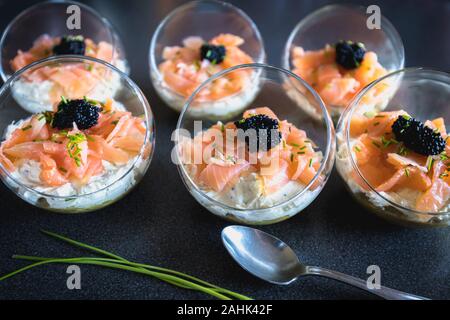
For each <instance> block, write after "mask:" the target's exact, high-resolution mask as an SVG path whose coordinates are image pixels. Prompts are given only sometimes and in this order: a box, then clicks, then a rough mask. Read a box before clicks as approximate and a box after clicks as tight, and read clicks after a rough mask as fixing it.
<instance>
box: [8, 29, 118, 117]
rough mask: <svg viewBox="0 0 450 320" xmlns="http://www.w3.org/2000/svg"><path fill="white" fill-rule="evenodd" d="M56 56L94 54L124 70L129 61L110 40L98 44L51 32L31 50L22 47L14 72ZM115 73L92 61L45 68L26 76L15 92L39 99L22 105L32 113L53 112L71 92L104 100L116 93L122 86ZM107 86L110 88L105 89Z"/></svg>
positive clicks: (13, 60) (21, 96)
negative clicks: (123, 58)
mask: <svg viewBox="0 0 450 320" xmlns="http://www.w3.org/2000/svg"><path fill="white" fill-rule="evenodd" d="M55 55H80V56H86V57H92V58H97V59H100V60H103V61H106V62H110V63H113V64H114V65H115V66H116V67H117V68H118V69H120V70H122V71H124V70H125V69H126V62H125V61H124V60H120V59H117V53H116V52H115V51H114V49H113V47H112V46H111V45H110V44H109V43H106V42H104V41H101V42H99V43H98V44H96V43H94V42H93V41H92V40H90V39H87V38H84V37H83V36H63V37H50V36H48V35H42V36H40V37H39V38H38V39H37V40H36V41H35V42H34V44H33V47H32V48H30V49H29V50H27V51H22V50H19V51H18V52H17V55H16V57H14V59H12V60H11V67H12V69H13V70H14V71H18V70H20V69H22V68H24V67H26V66H27V65H29V64H31V63H33V62H36V61H39V60H41V59H45V58H48V57H51V56H55ZM113 74H115V73H111V74H109V75H108V74H106V73H105V72H104V68H96V65H95V64H90V63H80V64H78V65H71V66H63V67H61V68H43V69H40V70H38V71H36V72H34V73H32V74H29V75H28V76H27V78H25V77H24V78H22V79H20V80H19V81H20V84H17V85H16V86H15V95H17V97H18V101H25V100H24V99H23V96H27V97H28V99H31V100H35V101H39V103H34V104H32V103H26V104H24V105H23V107H24V108H27V111H29V112H33V113H38V112H43V111H51V110H52V106H53V105H54V104H55V102H57V100H58V99H59V98H60V97H61V96H66V97H69V98H70V97H71V95H74V97H77V96H78V97H79V96H81V97H82V96H84V95H89V96H90V97H92V99H97V100H105V99H107V98H108V97H112V96H114V93H115V92H116V91H117V90H118V89H119V87H120V79H119V77H118V76H115V77H113V76H112V75H113ZM99 82H102V84H101V86H97V84H98V83H99ZM105 83H108V86H105ZM100 87H101V90H100ZM106 87H107V88H108V90H105V88H106ZM96 89H97V90H96Z"/></svg>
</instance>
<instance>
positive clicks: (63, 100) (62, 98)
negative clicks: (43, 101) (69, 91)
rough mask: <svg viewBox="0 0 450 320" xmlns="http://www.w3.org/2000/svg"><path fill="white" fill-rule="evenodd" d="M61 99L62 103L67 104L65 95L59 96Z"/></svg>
mask: <svg viewBox="0 0 450 320" xmlns="http://www.w3.org/2000/svg"><path fill="white" fill-rule="evenodd" d="M61 101H62V103H64V104H67V102H68V101H67V99H66V97H64V96H61Z"/></svg>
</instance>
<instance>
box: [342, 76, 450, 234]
mask: <svg viewBox="0 0 450 320" xmlns="http://www.w3.org/2000/svg"><path fill="white" fill-rule="evenodd" d="M392 84H395V85H394V89H395V90H393V91H392V93H393V94H392V95H391V96H390V97H389V98H388V99H387V101H382V103H380V104H379V105H382V106H383V108H381V109H380V108H376V107H375V108H373V103H372V102H373V100H374V97H377V95H378V93H379V92H380V91H383V90H384V88H385V87H390V86H392ZM449 99H450V76H449V74H448V73H444V72H439V71H433V70H426V69H422V68H407V69H403V70H400V71H396V72H393V73H390V74H389V75H387V76H385V77H383V78H381V79H379V80H377V81H375V82H373V83H372V84H370V85H369V86H367V87H366V88H365V89H363V90H362V91H361V92H360V93H359V94H358V95H357V96H356V97H355V99H354V100H353V101H352V103H351V104H350V105H349V107H348V108H347V109H346V110H345V111H344V113H343V114H342V117H341V120H340V121H339V124H338V127H337V156H336V167H337V169H338V172H339V173H340V175H341V176H342V178H343V180H344V182H345V183H346V185H347V187H348V189H349V191H350V193H351V194H352V195H353V196H354V197H355V199H357V201H358V202H360V203H361V204H362V205H364V206H365V207H367V208H369V209H370V210H371V211H372V212H374V213H376V214H377V215H379V216H381V217H383V218H386V219H388V220H390V221H394V222H398V223H403V224H408V225H419V226H442V225H443V226H446V225H448V224H449V221H450V214H449V209H448V208H449V206H448V195H447V194H446V191H447V189H448V186H447V182H446V180H447V173H446V172H445V171H446V165H447V162H448V160H447V158H448V156H447V155H446V152H447V151H446V150H447V149H444V151H443V153H441V154H438V155H434V156H432V155H430V156H428V157H427V156H426V155H421V154H418V153H417V152H416V151H413V150H411V149H410V147H408V146H407V145H406V143H405V140H404V139H405V138H402V139H403V140H400V139H399V137H397V135H398V134H400V133H402V132H404V130H406V129H407V128H408V126H409V125H406V128H405V129H402V130H400V131H399V132H400V133H397V132H394V126H393V124H394V123H395V122H394V121H397V119H399V117H403V118H404V119H410V117H413V118H414V119H418V120H419V121H421V122H422V123H424V125H425V126H426V127H430V128H431V129H433V130H434V132H435V133H436V134H439V135H440V136H442V139H444V140H445V141H447V138H446V130H445V124H447V123H449V121H450V111H449V104H448V101H449ZM379 100H380V99H379ZM381 100H383V99H381ZM401 110H403V111H405V112H406V113H404V112H403V111H401ZM381 111H382V112H381ZM380 112H381V113H380ZM405 114H407V115H405ZM432 120H433V121H432ZM365 123H368V125H364V124H365ZM418 130H419V129H418ZM397 131H398V130H397ZM384 132H386V133H384ZM388 135H389V136H388ZM408 135H409V136H410V137H411V136H412V135H411V134H410V133H408ZM380 136H381V140H380V139H379V138H380ZM368 139H371V140H373V141H372V142H371V143H372V145H373V146H372V145H370V143H369V142H370V141H369V140H368ZM410 139H412V138H410ZM414 139H415V138H414ZM416 140H417V139H416ZM366 142H367V143H366ZM416 142H418V141H416ZM366 155H369V157H367V158H366V157H365V156H366ZM413 159H414V160H413ZM373 166H374V168H375V169H374V170H375V171H372V170H371V168H372V167H373ZM402 170H403V171H402ZM440 171H442V172H440ZM388 182H389V183H388ZM415 182H417V183H415Z"/></svg>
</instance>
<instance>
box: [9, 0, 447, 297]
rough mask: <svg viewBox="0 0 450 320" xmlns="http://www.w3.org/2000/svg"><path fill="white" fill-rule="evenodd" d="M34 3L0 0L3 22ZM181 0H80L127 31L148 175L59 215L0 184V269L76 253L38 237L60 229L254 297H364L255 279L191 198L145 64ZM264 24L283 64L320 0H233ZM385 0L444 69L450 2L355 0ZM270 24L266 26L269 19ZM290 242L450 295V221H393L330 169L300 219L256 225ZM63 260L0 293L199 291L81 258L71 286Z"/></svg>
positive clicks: (344, 289)
mask: <svg viewBox="0 0 450 320" xmlns="http://www.w3.org/2000/svg"><path fill="white" fill-rule="evenodd" d="M32 2H33V1H20V2H17V1H15V2H13V1H0V30H3V29H4V27H5V26H6V24H7V23H8V22H9V21H10V20H11V19H13V17H14V16H15V15H17V14H18V13H19V12H20V11H21V10H23V9H24V8H26V7H27V6H28V5H30V4H31V3H32ZM181 2H182V1H175V0H170V1H169V0H164V1H162V0H161V1H139V0H128V1H119V0H114V1H111V0H109V1H106V0H104V1H86V3H87V4H89V5H91V6H93V7H94V8H95V9H97V10H98V11H99V12H100V13H101V14H103V15H104V16H106V17H108V18H109V19H110V21H111V22H112V23H113V24H114V26H115V27H116V29H117V30H118V31H119V33H120V35H121V36H122V38H123V41H124V44H125V48H126V51H127V55H128V59H129V61H130V64H131V77H132V78H133V79H134V80H135V81H136V82H137V84H138V85H139V86H140V87H141V89H142V90H143V91H144V93H145V94H146V96H147V98H148V100H149V101H150V104H151V105H152V108H153V111H154V113H155V115H156V127H157V131H156V136H157V142H156V153H155V156H154V159H153V162H152V164H151V166H150V169H149V171H148V172H147V175H146V176H145V177H144V179H143V180H142V182H141V183H140V184H139V185H138V187H137V188H136V189H135V190H134V191H133V192H132V193H131V194H129V195H128V196H127V197H126V198H125V199H123V200H121V201H119V202H118V203H116V204H114V205H111V206H110V207H108V208H106V209H103V210H100V211H97V212H94V213H88V214H82V215H58V214H53V213H48V212H45V211H42V210H39V209H37V208H34V207H32V206H31V205H28V204H26V203H25V202H23V201H22V200H20V199H19V198H18V197H16V196H15V195H14V194H13V193H11V192H10V191H9V190H8V189H7V188H6V187H5V186H4V185H3V184H0V203H1V204H2V205H1V206H2V209H1V210H0V211H1V213H0V274H3V273H5V272H9V271H12V270H14V269H16V268H18V267H19V266H22V265H23V263H22V262H20V261H15V260H13V259H11V258H10V257H11V255H12V254H29V255H43V256H52V255H53V256H63V255H68V256H75V255H82V252H80V251H78V250H76V249H73V248H72V247H70V246H67V245H64V244H61V243H59V242H57V241H54V240H52V239H48V238H47V237H45V236H43V235H41V234H40V233H39V229H41V228H43V229H47V230H51V231H54V232H58V233H62V234H67V235H68V236H71V237H73V238H75V239H78V240H80V241H84V242H87V243H90V244H93V245H96V246H99V247H101V248H104V249H107V250H111V251H113V252H116V253H117V254H119V255H122V256H124V257H127V258H129V259H132V260H137V261H142V262H148V263H152V264H155V265H160V266H165V267H168V268H174V269H176V270H179V271H182V272H186V273H189V274H192V275H195V276H198V277H200V278H202V279H204V280H207V281H211V282H213V283H215V284H218V285H220V286H223V287H226V288H229V289H232V290H235V291H238V292H240V293H243V294H247V295H249V296H251V297H254V298H257V299H366V298H373V296H371V295H369V294H367V293H364V292H362V291H360V290H358V289H354V288H351V287H348V286H346V285H343V284H340V283H336V282H334V281H331V280H326V279H321V278H317V277H310V278H304V279H301V280H300V281H297V282H296V283H294V284H292V285H290V286H289V287H277V286H274V285H270V284H267V283H264V282H263V281H260V280H258V279H256V278H254V277H252V276H250V275H248V274H247V273H245V272H244V271H242V270H241V269H240V267H238V266H237V265H236V264H235V263H234V261H233V260H232V259H231V258H230V257H229V256H228V254H227V253H226V251H225V249H224V248H223V246H222V244H221V241H220V231H221V229H222V228H223V227H225V226H226V225H228V223H227V222H226V221H224V220H221V219H220V218H217V217H215V216H213V215H212V214H210V213H209V212H207V211H206V210H205V209H203V207H201V206H200V205H199V204H197V202H196V201H195V200H194V199H193V198H192V197H191V196H190V194H189V193H188V191H187V190H186V189H185V187H184V185H183V184H182V182H181V179H180V177H179V176H178V172H177V169H176V167H175V165H173V164H172V163H171V162H170V161H169V159H170V150H171V148H172V142H171V141H170V134H171V132H172V130H173V129H174V128H175V125H176V120H177V117H178V115H177V114H176V113H175V112H173V111H171V109H169V108H167V107H166V106H165V105H164V104H163V103H162V102H161V100H159V99H158V97H157V96H156V94H155V92H154V90H153V88H152V85H151V82H150V77H149V73H148V65H147V52H148V46H149V43H150V38H151V36H152V33H153V32H154V30H155V28H156V26H157V24H158V23H159V22H160V20H161V19H162V18H163V17H164V16H165V15H166V14H167V13H169V12H170V11H171V10H172V9H174V8H175V7H176V6H177V5H178V4H180V3H181ZM231 2H232V3H236V4H237V5H238V6H239V7H240V8H242V9H243V10H244V11H246V12H247V13H248V14H249V15H250V17H251V18H252V19H254V21H255V22H256V24H257V25H258V26H259V28H260V31H261V33H262V36H263V38H264V41H265V45H266V51H267V54H268V60H269V62H270V63H272V64H275V65H279V61H280V54H281V51H282V49H283V46H284V43H285V41H286V39H287V37H288V34H289V33H290V31H291V30H292V29H293V27H294V26H295V25H296V23H297V22H298V21H299V20H300V19H301V18H302V17H304V16H305V15H306V14H308V13H310V12H312V11H313V10H315V9H317V8H318V7H320V6H322V5H324V4H326V3H328V2H327V1H295V0H285V1H281V0H280V1H278V0H277V1H275V0H263V1H250V0H245V1H231ZM374 2H375V3H377V4H378V5H380V7H381V10H382V14H384V15H385V16H387V17H388V19H389V20H390V21H391V22H392V23H393V24H394V26H395V27H396V28H397V29H398V31H399V33H400V35H401V37H402V38H403V41H404V44H405V51H406V65H407V66H427V67H433V68H437V69H441V70H447V71H448V70H449V69H450V68H449V67H450V41H449V40H450V39H449V38H450V2H449V1H439V0H434V1H431V0H423V1H412V0H410V1H394V0H392V1H361V2H358V3H361V4H365V5H369V4H373V3H374ZM269 21H270V23H268V22H269ZM261 229H263V230H265V231H268V232H270V233H272V234H274V235H276V236H278V237H280V238H282V239H283V240H285V241H286V242H287V243H288V244H289V245H290V246H291V247H292V248H293V249H294V250H295V251H296V252H297V253H298V254H299V256H300V257H301V260H303V261H304V262H305V263H308V264H312V265H320V266H324V267H328V268H332V269H335V270H338V271H342V272H345V273H349V274H352V275H355V276H358V277H364V278H366V277H367V275H366V268H367V266H369V265H372V264H376V265H379V266H380V268H381V271H382V277H381V281H382V284H383V285H386V286H390V287H393V288H397V289H400V290H403V291H407V292H411V293H414V294H419V295H423V296H427V297H430V298H434V299H450V233H449V229H448V228H440V229H410V228H404V227H399V226H396V225H392V224H389V223H387V222H385V221H383V220H381V219H379V218H377V217H375V216H374V215H372V214H371V213H369V212H367V211H366V210H365V209H364V208H362V207H361V206H359V205H358V204H356V203H355V202H354V201H353V200H352V198H351V197H350V195H349V194H348V193H347V192H346V190H345V189H344V184H343V183H342V181H341V180H340V178H339V176H338V175H337V174H336V172H333V175H332V177H331V179H330V181H329V182H328V184H327V186H326V187H325V189H324V190H323V192H322V193H321V195H320V196H319V198H318V199H317V200H316V201H315V202H314V203H313V204H311V205H310V206H309V207H308V208H307V209H306V210H304V211H303V212H302V213H300V214H298V215H297V216H296V217H294V218H292V219H290V220H288V221H285V222H282V223H279V224H275V225H272V226H267V227H262V228H261ZM65 271H66V267H65V266H61V265H58V266H56V265H54V266H50V267H40V268H37V269H34V270H32V271H28V272H26V273H23V274H21V275H18V276H16V277H15V278H12V279H9V280H6V281H4V282H1V283H0V299H27V298H32V299H61V298H64V299H197V298H205V297H206V296H205V295H202V294H199V293H195V292H191V291H187V290H183V289H178V288H174V287H172V286H170V285H167V284H164V283H161V282H159V281H157V280H154V279H150V278H146V277H144V276H140V275H136V274H130V273H127V272H122V271H112V270H106V269H101V268H97V267H88V266H82V267H81V271H82V289H81V290H68V289H67V288H66V279H67V276H68V275H67V274H66V272H65Z"/></svg>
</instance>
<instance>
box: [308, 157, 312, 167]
mask: <svg viewBox="0 0 450 320" xmlns="http://www.w3.org/2000/svg"><path fill="white" fill-rule="evenodd" d="M312 161H313V159H312V158H311V159H309V165H308V166H309V167H311V166H312Z"/></svg>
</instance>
